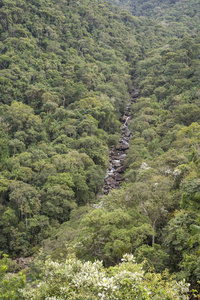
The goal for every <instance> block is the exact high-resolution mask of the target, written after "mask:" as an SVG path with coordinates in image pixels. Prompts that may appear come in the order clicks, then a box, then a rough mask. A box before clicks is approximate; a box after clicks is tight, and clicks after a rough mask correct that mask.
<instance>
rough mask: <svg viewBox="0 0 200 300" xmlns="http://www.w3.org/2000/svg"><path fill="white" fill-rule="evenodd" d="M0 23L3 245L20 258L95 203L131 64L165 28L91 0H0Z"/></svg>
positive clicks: (128, 86) (158, 41)
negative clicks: (81, 208) (77, 211)
mask: <svg viewBox="0 0 200 300" xmlns="http://www.w3.org/2000/svg"><path fill="white" fill-rule="evenodd" d="M0 24H1V27H0V33H1V36H0V51H1V57H0V82H1V89H0V97H1V107H0V115H1V129H0V150H1V151H0V152H1V154H0V155H1V163H0V171H1V179H0V186H1V190H0V193H1V207H0V214H1V223H0V226H1V234H0V239H1V243H0V245H1V246H0V247H1V248H0V249H1V251H4V252H7V253H9V254H11V255H16V256H18V255H22V254H23V255H28V254H29V253H32V251H33V252H34V251H35V249H37V247H38V245H39V244H40V242H41V241H42V240H43V239H44V238H45V237H47V236H48V235H49V234H50V233H51V230H52V229H53V228H57V227H59V226H60V224H61V223H62V222H64V221H67V220H69V217H70V212H71V210H72V209H74V208H76V207H77V206H80V205H85V204H86V203H91V202H92V201H94V199H95V195H96V194H97V193H98V192H99V191H100V190H101V187H102V185H103V177H104V173H105V169H106V166H107V164H108V146H109V145H112V144H115V143H116V142H117V139H118V133H119V132H120V122H119V117H120V115H121V114H123V112H124V110H125V107H126V103H128V102H129V98H130V96H129V90H130V89H131V85H132V81H131V75H132V74H133V72H134V66H135V64H136V62H137V61H138V60H139V59H141V58H142V57H143V56H144V52H145V51H146V49H148V48H151V49H153V48H156V47H157V46H158V45H160V44H161V43H162V41H163V40H165V39H166V38H167V36H168V33H167V31H166V30H165V29H164V28H163V27H162V26H154V23H152V22H150V23H149V22H148V21H147V20H145V21H144V20H140V19H139V18H137V17H132V16H131V15H130V14H128V13H124V12H120V10H119V9H118V8H116V7H114V6H113V5H111V4H109V3H106V2H104V1H98V2H96V1H94V2H93V1H89V0H84V1H81V2H74V1H61V0H60V1H48V0H42V1H17V0H8V1H1V2H0ZM149 25H150V27H149ZM158 33H160V36H161V38H158V36H157V34H158ZM144 34H146V35H148V36H149V38H148V39H146V38H145V36H144ZM34 247H36V248H34Z"/></svg>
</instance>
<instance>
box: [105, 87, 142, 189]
mask: <svg viewBox="0 0 200 300" xmlns="http://www.w3.org/2000/svg"><path fill="white" fill-rule="evenodd" d="M137 97H138V93H137V90H136V89H133V90H132V92H131V101H130V103H129V104H128V105H127V108H126V111H125V114H124V115H123V116H122V118H121V124H122V125H121V138H120V139H119V143H118V146H112V147H111V149H110V152H109V162H110V165H109V167H108V169H107V172H106V176H105V178H104V183H105V184H104V187H103V192H104V194H108V193H109V191H110V190H112V189H119V188H120V186H121V184H122V182H123V181H125V179H123V173H124V171H125V170H126V166H125V158H126V154H127V151H128V149H129V141H130V138H131V132H130V130H129V127H128V125H129V123H130V120H131V118H130V109H131V105H132V104H133V103H134V102H135V101H136V99H137Z"/></svg>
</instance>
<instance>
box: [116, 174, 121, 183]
mask: <svg viewBox="0 0 200 300" xmlns="http://www.w3.org/2000/svg"><path fill="white" fill-rule="evenodd" d="M115 180H117V181H122V175H121V174H119V173H117V174H116V175H115Z"/></svg>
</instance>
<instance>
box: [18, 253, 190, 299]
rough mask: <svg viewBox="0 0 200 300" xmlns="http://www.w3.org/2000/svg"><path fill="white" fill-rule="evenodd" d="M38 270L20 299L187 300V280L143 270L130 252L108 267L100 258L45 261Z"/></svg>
mask: <svg viewBox="0 0 200 300" xmlns="http://www.w3.org/2000/svg"><path fill="white" fill-rule="evenodd" d="M41 272H42V274H41V275H42V280H39V281H34V282H33V283H32V284H28V285H27V287H26V289H23V290H22V294H23V299H27V300H30V299H32V300H36V299H37V300H40V299H45V300H61V299H62V300H63V299H102V300H103V299H139V300H143V299H144V300H148V299H149V300H150V299H162V300H165V299H166V300H167V299H168V300H169V299H177V300H187V299H189V298H188V290H189V289H188V286H189V285H188V284H187V283H185V282H184V281H181V282H175V281H172V280H170V279H168V280H167V281H164V280H163V279H162V276H161V275H160V274H153V273H145V272H144V271H143V269H142V264H136V263H135V261H134V257H133V255H132V254H126V255H124V256H123V259H122V263H120V264H119V265H116V266H115V267H110V268H108V269H106V268H104V267H103V265H102V262H100V261H95V262H93V263H92V262H85V263H83V262H81V261H80V260H78V259H76V258H68V259H67V260H66V262H65V263H58V262H53V261H51V260H47V261H46V262H45V265H44V266H43V267H42V266H41Z"/></svg>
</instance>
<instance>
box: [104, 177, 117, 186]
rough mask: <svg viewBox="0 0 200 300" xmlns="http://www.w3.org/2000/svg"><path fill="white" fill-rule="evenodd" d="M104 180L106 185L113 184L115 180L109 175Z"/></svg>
mask: <svg viewBox="0 0 200 300" xmlns="http://www.w3.org/2000/svg"><path fill="white" fill-rule="evenodd" d="M105 182H106V185H113V184H115V180H114V179H113V178H111V177H109V178H106V179H105Z"/></svg>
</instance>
